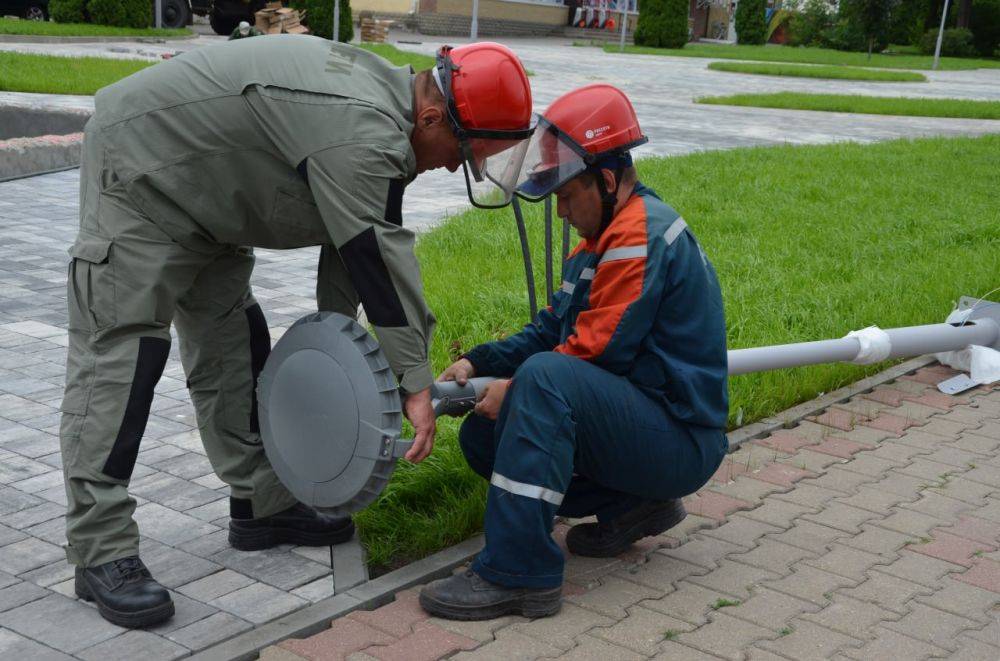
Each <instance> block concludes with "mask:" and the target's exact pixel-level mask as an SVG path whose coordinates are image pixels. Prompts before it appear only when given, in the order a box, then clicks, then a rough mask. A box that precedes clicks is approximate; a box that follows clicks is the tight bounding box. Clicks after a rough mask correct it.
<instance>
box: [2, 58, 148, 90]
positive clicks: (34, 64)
mask: <svg viewBox="0 0 1000 661" xmlns="http://www.w3.org/2000/svg"><path fill="white" fill-rule="evenodd" d="M153 64H154V63H153V62H146V61H143V60H119V59H114V60H113V59H110V58H106V57H56V56H53V55H29V54H25V53H10V52H0V91H5V92H35V93H38V94H81V95H90V94H95V93H96V92H97V90H99V89H101V88H102V87H104V86H105V85H110V84H111V83H114V82H117V81H119V80H121V79H122V78H125V77H126V76H131V75H132V74H134V73H135V72H137V71H141V70H143V69H145V68H146V67H148V66H152V65H153Z"/></svg>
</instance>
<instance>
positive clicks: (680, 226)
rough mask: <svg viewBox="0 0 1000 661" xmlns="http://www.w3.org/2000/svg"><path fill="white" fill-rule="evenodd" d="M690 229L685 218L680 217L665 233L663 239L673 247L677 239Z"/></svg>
mask: <svg viewBox="0 0 1000 661" xmlns="http://www.w3.org/2000/svg"><path fill="white" fill-rule="evenodd" d="M687 227H688V224H687V221H685V220H684V219H683V218H680V217H678V218H677V220H675V221H674V223H673V225H671V226H670V227H668V228H667V231H666V232H664V233H663V238H664V239H665V240H666V242H667V245H668V246H672V245H673V244H674V241H676V240H677V237H679V236H680V235H681V232H683V231H684V230H686V229H687Z"/></svg>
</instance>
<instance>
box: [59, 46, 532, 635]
mask: <svg viewBox="0 0 1000 661" xmlns="http://www.w3.org/2000/svg"><path fill="white" fill-rule="evenodd" d="M530 116H531V92H530V87H529V84H528V80H527V77H526V75H525V72H524V69H523V67H522V66H521V64H520V62H519V61H518V60H517V58H516V57H515V56H514V54H513V53H511V52H510V51H509V50H508V49H507V48H505V47H503V46H501V45H499V44H490V43H478V44H471V45H468V46H463V47H459V48H455V49H450V48H448V47H445V48H444V49H442V50H441V52H440V53H439V54H438V62H437V67H436V68H434V69H432V70H430V71H426V72H422V73H420V74H416V75H415V74H413V72H412V70H410V69H409V68H408V67H407V68H397V67H394V66H392V65H390V64H389V63H387V62H386V61H385V60H383V59H382V58H380V57H378V56H376V55H374V54H372V53H369V52H367V51H364V50H360V49H357V48H354V47H351V46H347V45H344V44H339V43H333V42H329V41H326V40H323V39H319V38H316V37H309V36H299V35H282V36H272V37H268V38H267V39H246V40H240V41H233V42H230V43H226V44H222V45H218V46H212V47H207V48H202V49H198V50H195V51H192V52H189V53H186V54H184V55H182V56H180V57H177V58H174V59H172V60H170V61H169V62H165V63H162V64H158V65H156V66H154V67H150V68H148V69H146V70H144V71H142V72H140V73H138V74H135V75H133V76H131V77H129V78H127V79H125V80H123V81H121V82H119V83H116V84H114V85H112V86H110V87H106V88H104V89H103V90H101V91H100V92H99V93H98V94H97V97H96V100H95V113H94V116H93V118H92V119H91V120H90V121H89V122H88V124H87V128H86V133H85V140H84V155H83V163H82V167H81V175H80V232H79V235H78V236H77V238H76V241H75V242H74V243H73V246H72V248H70V255H71V256H72V258H73V259H72V262H71V263H70V267H69V283H68V299H69V300H68V303H69V330H70V333H69V339H70V343H69V354H68V361H67V374H66V392H65V397H64V400H63V406H62V411H63V417H62V424H61V433H60V440H61V446H62V455H63V467H64V472H65V481H66V491H67V494H68V500H69V506H68V511H67V515H66V537H67V540H68V542H69V543H68V544H67V547H66V551H67V557H68V559H69V561H70V562H71V563H72V564H73V565H75V566H76V593H77V595H78V596H80V597H81V598H83V599H88V600H94V601H96V602H97V606H98V608H99V610H100V612H101V614H102V615H103V616H104V617H105V618H107V619H108V620H110V621H112V622H114V623H116V624H119V625H122V626H130V627H140V626H148V625H150V624H153V623H155V622H158V621H161V620H163V619H166V618H168V617H170V615H171V614H172V613H173V610H174V608H173V603H172V601H171V598H170V595H169V593H168V592H167V590H166V589H164V588H163V587H162V586H161V585H160V584H158V583H157V582H156V581H155V580H154V579H153V578H152V576H151V575H150V573H149V571H148V570H147V569H146V567H145V566H144V565H143V563H142V561H141V560H139V558H138V548H139V534H138V528H137V526H136V523H135V521H134V520H133V518H132V513H133V511H134V510H135V506H136V503H135V500H134V499H132V498H131V497H130V496H129V493H128V484H129V479H130V477H131V475H132V471H133V468H134V466H135V462H136V457H137V454H138V452H139V448H140V440H141V438H142V436H143V432H144V430H145V426H146V421H147V418H148V415H149V410H150V405H151V402H152V399H153V390H154V387H155V386H156V383H157V381H158V380H159V378H160V376H161V374H162V372H163V369H164V365H165V363H166V361H167V356H168V354H169V352H170V344H171V339H170V327H171V324H174V325H175V326H176V328H177V331H178V335H179V336H180V343H179V344H180V347H179V348H180V358H181V361H182V363H183V366H184V371H185V373H186V375H187V385H188V389H189V391H190V394H191V399H192V400H193V402H194V405H195V410H196V413H197V418H198V427H199V431H200V433H201V438H202V442H203V443H204V446H205V451H206V453H207V455H208V458H209V460H210V462H211V464H212V467H213V469H214V471H215V472H216V474H217V475H218V476H219V477H220V478H221V479H222V480H223V481H224V482H225V483H226V484H228V485H229V489H230V532H229V541H230V543H231V544H232V545H233V546H234V547H236V548H237V549H241V550H253V549H263V548H268V547H271V546H274V545H276V544H280V543H291V544H305V545H317V546H318V545H328V544H334V543H338V542H342V541H345V540H347V539H349V538H350V536H351V535H352V534H353V532H354V526H353V524H352V522H351V521H350V519H336V518H333V517H330V516H327V515H321V514H319V513H317V512H315V511H314V510H312V509H311V508H308V507H306V506H305V505H302V504H300V503H298V502H296V499H295V498H294V497H293V496H292V495H291V494H290V493H289V492H288V491H287V490H286V489H285V488H284V487H283V486H282V485H281V483H280V482H279V481H278V479H277V478H276V477H275V474H274V471H273V470H272V468H271V466H270V464H269V463H268V460H267V458H266V456H265V455H264V450H263V448H262V445H261V442H260V436H259V433H258V424H257V414H256V402H255V399H254V398H255V395H254V388H255V383H256V379H257V375H258V373H259V371H260V369H261V367H262V366H263V363H264V360H265V359H266V358H267V355H268V352H269V351H270V346H271V344H270V336H269V334H268V327H267V323H266V321H265V319H264V315H263V313H262V311H261V308H260V306H259V305H258V304H257V302H256V301H255V300H254V298H253V294H252V292H251V289H250V284H249V282H250V274H251V271H252V269H253V263H254V257H253V250H252V248H253V247H263V248H298V247H303V246H315V245H321V246H323V248H322V250H321V256H320V263H319V273H318V277H317V302H318V306H319V308H320V309H321V310H333V311H337V312H341V313H343V314H347V315H350V316H355V315H356V312H357V308H358V304H359V302H360V303H361V304H362V305H363V306H364V309H365V312H366V314H367V318H368V321H369V322H370V323H371V324H372V325H373V326H374V328H375V332H376V334H377V335H378V337H379V340H380V342H381V345H382V348H383V350H384V352H385V355H386V357H387V359H388V361H389V363H390V366H391V367H392V369H393V371H394V373H395V374H396V375H397V376H398V378H399V383H400V387H401V389H402V391H403V392H404V395H405V412H406V415H407V417H408V418H409V419H410V421H411V422H412V423H413V426H414V428H415V431H416V442H415V443H414V445H413V448H412V449H411V450H410V452H409V453H408V454H407V455H406V458H407V459H409V460H411V461H421V460H422V459H423V458H424V457H426V456H427V455H428V454H429V453H430V451H431V448H432V445H433V441H434V431H435V427H434V413H433V410H432V408H431V400H430V392H429V386H430V384H431V381H432V375H431V368H430V364H429V362H428V347H429V343H430V339H431V333H432V329H433V326H434V317H433V315H432V314H431V312H430V310H429V309H428V308H427V305H426V303H425V302H424V297H423V292H422V286H421V281H420V272H419V268H418V264H417V260H416V258H415V257H414V254H413V243H414V241H413V233H412V232H410V231H408V230H406V229H404V228H403V227H402V215H401V205H402V197H403V190H404V188H405V186H406V184H407V183H408V182H409V181H411V180H412V179H413V178H414V177H415V176H416V175H417V174H419V173H421V172H424V171H425V170H431V169H434V168H439V167H446V168H448V169H449V170H450V171H453V172H454V171H455V170H457V169H458V167H459V166H460V165H462V166H463V167H464V168H465V172H466V179H467V181H468V188H469V194H470V198H472V199H473V201H474V203H479V204H490V205H498V204H503V203H504V202H506V201H508V200H509V191H503V190H498V191H497V192H492V193H491V192H489V191H488V190H487V187H489V186H491V185H493V184H494V182H495V181H496V179H497V178H496V177H495V176H492V175H491V174H490V170H489V163H491V162H495V161H496V160H497V159H500V160H501V161H504V162H505V163H507V162H509V160H510V158H516V157H517V156H518V155H523V150H524V149H525V148H526V146H527V140H526V138H527V137H528V136H529V135H530V133H531V128H530V123H531V122H530ZM494 169H495V168H494Z"/></svg>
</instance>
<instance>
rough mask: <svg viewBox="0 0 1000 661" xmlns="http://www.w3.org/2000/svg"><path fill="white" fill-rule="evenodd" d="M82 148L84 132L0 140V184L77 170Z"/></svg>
mask: <svg viewBox="0 0 1000 661" xmlns="http://www.w3.org/2000/svg"><path fill="white" fill-rule="evenodd" d="M82 146H83V133H70V134H69V135H43V136H39V137H35V138H11V139H10V140H3V141H0V181H5V180H8V179H17V178H19V177H27V176H30V175H33V174H40V173H42V172H54V171H56V170H65V169H67V168H72V167H76V166H78V165H79V164H80V150H81V147H82Z"/></svg>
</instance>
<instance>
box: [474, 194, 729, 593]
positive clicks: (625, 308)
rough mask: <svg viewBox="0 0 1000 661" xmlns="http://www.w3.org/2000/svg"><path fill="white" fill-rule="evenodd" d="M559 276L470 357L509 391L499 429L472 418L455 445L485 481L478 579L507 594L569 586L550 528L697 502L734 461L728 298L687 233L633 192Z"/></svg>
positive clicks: (665, 209)
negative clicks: (532, 317)
mask: <svg viewBox="0 0 1000 661" xmlns="http://www.w3.org/2000/svg"><path fill="white" fill-rule="evenodd" d="M563 274H564V276H563V277H564V278H565V281H564V282H563V283H562V287H561V288H560V290H559V291H557V292H556V293H555V294H554V295H553V297H552V303H551V305H550V306H549V307H548V308H547V309H545V310H543V311H542V312H540V313H539V315H538V318H537V319H536V321H535V322H533V323H531V324H528V325H527V326H525V327H524V329H523V330H522V331H521V332H519V333H517V334H515V335H512V336H511V337H508V338H505V339H503V340H500V341H497V342H490V343H487V344H482V345H479V346H477V347H475V348H474V349H472V350H471V351H470V352H469V353H468V354H466V356H465V357H466V358H468V359H469V361H470V362H471V363H472V364H473V366H474V368H475V373H476V375H477V376H498V377H511V376H512V377H513V380H512V382H511V385H510V388H509V389H508V391H507V395H506V398H505V400H504V403H503V406H502V408H501V411H500V414H499V416H498V418H497V420H496V422H493V421H491V420H488V419H486V418H483V417H481V416H478V415H475V414H473V415H470V416H468V418H466V420H465V422H464V423H463V424H462V428H461V432H460V435H459V440H460V443H461V446H462V450H463V452H464V453H465V456H466V459H467V460H468V462H469V465H470V466H471V467H472V468H473V470H475V471H476V472H477V473H479V474H480V475H482V476H483V477H485V478H486V479H488V480H489V481H490V489H489V495H488V498H487V503H486V519H485V529H486V548H485V549H484V550H483V551H482V553H480V554H479V556H478V557H477V558H476V560H475V562H474V564H473V569H474V570H475V571H476V572H477V573H479V574H480V575H481V576H482V577H483V578H486V579H487V580H489V581H492V582H494V583H498V584H500V585H505V586H508V587H531V588H549V587H555V586H558V585H560V584H561V583H562V572H563V563H564V558H563V554H562V551H561V550H560V548H559V546H558V545H557V544H556V542H555V541H554V540H553V539H552V536H551V531H552V520H553V517H554V515H556V514H561V515H565V516H571V517H583V516H588V515H591V514H596V515H597V516H598V519H599V520H613V519H614V518H616V517H617V516H620V515H621V514H623V513H624V512H627V511H628V510H630V509H632V508H634V507H636V506H637V505H638V504H639V503H641V502H642V501H643V500H667V499H671V498H679V497H681V496H685V495H688V494H691V493H694V492H695V491H697V489H698V488H700V487H701V486H702V485H703V484H704V483H705V482H707V481H708V479H709V477H711V475H712V474H713V473H714V472H715V470H716V469H717V468H718V466H719V464H720V463H721V462H722V458H723V457H724V456H725V453H726V450H727V448H728V443H727V441H726V435H725V425H726V417H727V413H728V392H727V383H726V378H727V366H726V337H725V320H724V315H723V308H722V294H721V292H720V289H719V284H718V280H717V279H716V275H715V270H714V269H713V268H712V265H711V264H710V263H709V261H708V258H707V257H706V256H705V253H704V252H703V251H702V249H701V247H700V246H699V245H698V242H697V241H696V240H695V238H694V235H693V234H692V233H691V230H690V229H689V228H688V227H687V224H686V223H685V221H684V219H683V218H681V217H680V216H679V215H678V214H677V212H676V211H674V210H673V209H671V208H670V207H669V206H667V205H666V204H664V203H663V202H662V201H661V200H660V199H659V198H658V197H657V196H656V194H655V193H653V191H652V190H650V189H648V188H646V187H644V186H643V185H642V184H638V185H637V186H636V189H635V193H634V194H633V196H632V197H631V199H630V200H629V201H628V202H627V203H626V205H625V207H623V208H622V209H621V211H620V212H619V213H618V214H617V215H616V216H615V217H614V219H613V220H612V222H611V223H610V224H609V225H608V227H607V228H606V229H605V230H604V232H603V233H601V235H600V236H599V237H596V238H593V239H585V240H583V241H581V242H580V244H579V245H578V246H577V247H576V248H575V250H574V251H573V252H572V254H571V255H570V256H569V258H568V259H567V260H566V262H565V264H564V266H563Z"/></svg>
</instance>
